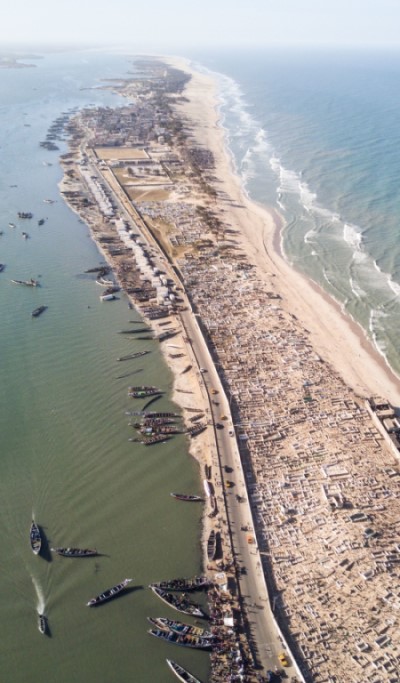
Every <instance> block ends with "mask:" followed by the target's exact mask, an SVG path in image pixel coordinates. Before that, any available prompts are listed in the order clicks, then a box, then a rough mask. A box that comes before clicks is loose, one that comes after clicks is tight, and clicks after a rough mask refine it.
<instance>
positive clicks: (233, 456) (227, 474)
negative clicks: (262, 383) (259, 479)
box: [181, 310, 296, 676]
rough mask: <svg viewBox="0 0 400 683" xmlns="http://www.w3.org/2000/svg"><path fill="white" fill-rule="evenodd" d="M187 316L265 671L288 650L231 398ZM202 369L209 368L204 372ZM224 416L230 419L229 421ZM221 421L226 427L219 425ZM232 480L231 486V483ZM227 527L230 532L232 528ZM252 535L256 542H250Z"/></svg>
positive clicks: (219, 490)
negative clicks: (262, 551)
mask: <svg viewBox="0 0 400 683" xmlns="http://www.w3.org/2000/svg"><path fill="white" fill-rule="evenodd" d="M181 317H182V320H183V323H184V327H185V329H186V332H187V335H188V338H189V340H190V344H191V347H192V350H193V354H194V356H195V358H196V359H197V362H198V365H199V370H198V371H199V375H201V379H202V381H203V382H204V387H205V389H206V391H207V394H208V397H209V406H210V408H209V417H210V418H211V421H212V423H213V425H214V429H215V438H216V442H217V451H218V457H219V462H218V463H215V462H214V463H213V465H214V467H213V469H214V485H215V490H216V495H217V497H218V498H221V497H224V498H225V502H226V510H227V517H228V520H229V526H230V530H231V536H232V544H233V553H234V555H235V558H236V562H237V564H238V567H239V568H240V576H239V583H240V592H241V595H242V598H243V607H244V609H245V611H246V614H247V621H248V624H249V630H250V634H251V639H252V643H253V649H254V650H255V651H256V654H257V658H258V661H259V663H260V664H261V666H262V667H263V668H264V669H265V671H267V670H268V669H272V670H274V669H275V667H279V668H280V669H282V666H281V664H280V662H279V659H278V654H279V653H281V652H287V650H286V649H285V647H284V644H283V642H282V640H281V638H280V634H279V632H278V630H277V628H276V624H275V620H274V616H273V613H272V610H271V607H270V601H269V596H268V592H267V588H266V584H265V579H264V574H263V568H262V563H261V558H260V553H259V549H258V545H257V541H256V537H255V534H254V529H253V519H252V514H251V509H250V504H249V501H248V492H247V487H246V483H245V480H244V473H243V469H242V464H241V458H240V453H239V449H238V444H237V441H236V436H235V433H234V427H233V424H232V417H231V412H230V405H229V401H228V399H227V397H226V395H225V393H224V390H223V387H222V384H221V381H220V379H219V376H218V372H217V369H216V367H215V364H214V362H213V360H212V357H211V355H210V352H209V350H208V347H207V345H206V343H205V340H204V337H203V334H202V333H201V330H200V328H199V325H198V323H197V321H196V319H195V316H194V315H193V313H192V312H191V311H190V310H187V311H184V312H183V313H182V314H181ZM200 368H201V369H202V370H203V372H201V373H200ZM204 371H205V372H204ZM212 389H213V390H216V391H218V394H212V393H211V390H212ZM215 403H218V405H215ZM222 416H226V417H227V418H228V419H227V420H223V419H221V418H222ZM217 424H218V425H220V426H222V428H218V427H215V425H217ZM232 432H233V435H232ZM228 481H229V482H230V483H231V486H227V483H226V482H228ZM237 496H240V499H241V500H242V502H239V501H238V499H237ZM244 529H248V531H245V530H244ZM222 531H223V533H226V534H227V533H228V530H222ZM249 538H251V539H253V540H254V542H252V543H249V542H248V539H249ZM287 658H288V661H289V663H290V664H291V661H290V656H289V655H288V657H287ZM285 671H286V673H287V675H288V676H296V671H295V669H294V668H293V666H289V667H287V668H286V669H285Z"/></svg>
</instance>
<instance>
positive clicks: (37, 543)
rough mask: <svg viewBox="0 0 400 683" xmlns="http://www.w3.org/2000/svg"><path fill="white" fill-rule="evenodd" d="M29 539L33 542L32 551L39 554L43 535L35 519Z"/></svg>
mask: <svg viewBox="0 0 400 683" xmlns="http://www.w3.org/2000/svg"><path fill="white" fill-rule="evenodd" d="M29 540H30V543H31V548H32V552H33V553H34V554H35V555H39V553H40V549H41V547H42V536H41V534H40V529H39V527H38V525H37V524H36V522H35V520H34V519H32V523H31V528H30V531H29Z"/></svg>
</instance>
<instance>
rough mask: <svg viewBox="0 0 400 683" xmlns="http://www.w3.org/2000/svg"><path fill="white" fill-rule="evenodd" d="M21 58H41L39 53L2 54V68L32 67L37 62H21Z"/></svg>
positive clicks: (0, 57)
mask: <svg viewBox="0 0 400 683" xmlns="http://www.w3.org/2000/svg"><path fill="white" fill-rule="evenodd" d="M21 59H24V60H25V59H39V57H38V56H37V55H17V56H14V55H0V69H31V68H34V67H36V64H27V63H26V62H21V61H20V60H21Z"/></svg>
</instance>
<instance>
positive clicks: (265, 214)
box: [168, 58, 400, 406]
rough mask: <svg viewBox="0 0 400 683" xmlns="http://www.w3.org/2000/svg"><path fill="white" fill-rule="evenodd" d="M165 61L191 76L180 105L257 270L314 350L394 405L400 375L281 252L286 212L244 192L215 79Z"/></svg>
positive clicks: (350, 380) (366, 391)
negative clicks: (210, 158) (272, 280)
mask: <svg viewBox="0 0 400 683" xmlns="http://www.w3.org/2000/svg"><path fill="white" fill-rule="evenodd" d="M168 61H169V62H170V63H171V64H173V65H174V66H176V67H177V68H180V69H182V70H184V71H187V72H188V73H190V74H191V76H192V79H191V80H190V82H189V83H188V85H187V87H186V90H185V97H186V98H187V100H188V101H185V102H184V103H182V104H180V105H179V110H180V111H181V113H182V114H183V116H185V117H187V118H188V119H189V120H190V121H192V123H193V135H194V137H195V139H196V140H197V142H198V143H199V144H200V145H203V146H204V147H205V148H207V149H210V150H212V152H213V154H214V158H215V163H216V175H217V176H218V179H219V181H220V182H221V187H222V189H223V191H224V192H225V193H226V194H227V195H228V196H229V197H231V199H232V202H231V203H230V207H229V211H230V212H231V213H232V215H233V217H234V222H235V223H236V224H237V225H239V226H240V233H241V237H242V246H243V249H244V250H245V251H246V252H248V254H249V256H250V257H251V258H252V259H254V261H255V262H256V263H257V267H258V269H259V273H260V275H261V276H263V274H264V276H266V277H268V278H269V277H270V275H271V273H272V274H273V275H275V276H276V277H277V280H276V285H277V287H279V290H280V291H281V292H282V295H283V300H284V301H286V302H287V304H286V305H287V306H289V308H290V311H291V312H292V313H294V314H295V315H296V316H297V318H298V319H299V322H300V323H301V324H302V325H303V326H304V327H306V328H307V329H308V330H310V332H311V333H312V343H313V345H314V346H315V350H316V351H317V353H319V354H321V356H322V357H323V358H324V359H325V360H326V361H327V362H329V363H331V364H332V365H333V367H334V368H335V369H336V370H337V372H338V373H339V374H340V375H341V377H342V378H343V380H344V382H345V383H346V384H348V385H349V386H351V387H352V388H353V389H354V390H355V391H356V392H357V393H359V394H361V395H363V396H370V395H375V394H378V395H383V396H386V398H387V399H388V400H390V401H391V402H392V403H393V404H394V405H397V406H398V405H400V379H399V378H398V377H397V375H395V373H394V372H393V371H392V370H391V368H389V367H388V365H387V364H386V363H385V361H384V359H383V358H382V356H380V355H379V354H378V352H377V351H376V350H375V348H374V347H373V346H372V344H371V342H370V341H369V340H368V339H367V337H366V334H365V332H364V331H363V330H362V328H361V327H360V326H359V325H358V324H357V323H355V322H354V321H353V320H351V319H350V318H349V317H348V316H345V315H344V314H343V312H342V311H341V308H340V306H339V304H338V303H337V302H336V301H334V300H333V299H332V298H331V297H330V296H329V295H327V294H326V293H325V292H324V291H323V290H322V289H321V287H319V286H318V285H317V284H316V283H314V282H312V281H310V280H309V279H307V278H306V277H305V276H304V275H303V274H301V273H300V272H298V271H297V270H295V269H294V268H293V267H292V266H290V265H289V264H288V263H287V262H286V261H285V260H284V258H283V257H282V252H281V249H280V243H281V232H282V230H284V217H283V216H281V215H279V214H278V212H277V211H276V210H274V209H272V208H270V209H267V208H266V207H264V206H261V205H258V204H257V203H255V202H254V201H251V200H250V199H249V197H248V196H247V195H246V194H245V193H244V192H243V187H242V184H241V181H240V179H239V177H238V176H237V175H236V173H235V169H234V164H233V160H232V157H231V156H230V154H229V152H228V147H227V140H226V135H225V131H224V129H223V127H222V125H221V123H220V113H219V109H218V107H219V103H218V94H217V85H216V82H215V80H213V78H212V77H210V76H206V75H204V74H202V73H199V72H197V71H194V70H193V69H192V68H191V67H190V64H189V62H188V61H186V60H184V59H181V58H170V59H169V60H168ZM225 208H226V207H225ZM284 305H285V304H284Z"/></svg>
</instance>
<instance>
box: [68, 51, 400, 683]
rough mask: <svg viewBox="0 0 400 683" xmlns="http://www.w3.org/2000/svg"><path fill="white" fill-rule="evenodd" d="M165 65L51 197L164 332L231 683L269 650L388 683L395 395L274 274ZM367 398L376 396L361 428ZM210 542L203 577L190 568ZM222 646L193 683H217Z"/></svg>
mask: <svg viewBox="0 0 400 683" xmlns="http://www.w3.org/2000/svg"><path fill="white" fill-rule="evenodd" d="M166 61H167V63H168V64H169V65H170V67H172V68H170V70H168V69H167V70H166V69H165V67H164V66H163V63H158V62H157V61H155V60H147V61H146V60H145V62H144V63H142V67H143V69H144V70H145V69H146V68H147V69H149V73H150V75H151V79H150V81H147V80H146V79H145V78H143V79H140V82H136V83H135V81H132V83H131V84H129V83H128V84H125V85H124V86H123V92H124V94H126V95H127V97H128V98H129V99H130V100H133V103H132V104H131V105H129V106H127V107H126V108H121V109H119V110H116V111H113V112H112V111H110V110H93V111H86V112H82V113H81V114H79V115H78V117H77V118H76V119H75V120H74V121H73V122H72V123H71V126H70V133H71V135H72V142H71V152H70V153H69V154H67V155H64V159H63V165H64V169H65V178H64V181H63V184H62V187H61V190H62V192H63V194H64V197H65V198H66V200H67V201H68V202H69V204H70V205H71V206H72V208H74V209H75V210H76V211H77V212H78V213H79V214H80V215H81V216H82V218H84V220H85V221H86V222H87V223H88V225H89V226H90V229H91V233H92V236H93V238H94V239H95V240H96V242H97V243H98V244H99V248H100V249H101V251H102V253H103V254H104V256H105V258H106V259H107V261H108V263H109V264H110V266H111V267H112V269H113V272H114V275H115V277H116V279H117V281H118V283H119V284H120V286H121V288H122V289H124V291H125V292H126V293H127V294H128V296H130V297H131V300H132V302H133V303H135V305H136V306H137V307H138V309H139V310H140V311H141V313H142V315H143V316H144V317H145V318H146V319H147V320H148V322H149V324H151V325H152V327H153V331H154V334H155V335H156V336H157V337H158V338H159V339H160V336H162V335H163V334H164V332H165V330H170V335H171V341H169V342H168V343H166V342H165V340H164V339H165V338H162V339H161V340H160V341H162V343H161V344H160V347H161V349H162V352H163V353H164V356H165V359H166V361H167V362H168V364H169V365H170V367H171V368H172V370H173V372H174V374H175V386H174V389H175V391H174V399H175V400H176V401H177V402H178V403H179V405H181V406H182V408H183V409H184V416H185V421H186V424H187V425H188V426H189V425H190V424H192V423H191V418H192V417H193V416H194V412H196V411H197V412H199V413H201V414H202V417H201V418H200V419H201V420H205V421H204V423H203V424H204V431H202V433H201V434H199V436H198V437H196V439H194V440H193V441H192V442H191V452H193V454H194V455H195V456H196V457H197V458H198V459H199V461H200V463H201V468H202V471H203V472H205V474H204V478H205V479H207V481H208V482H209V485H210V489H211V491H212V495H211V496H210V498H209V501H208V502H207V505H206V506H205V516H204V534H203V539H204V548H203V551H204V558H205V559H204V565H205V569H206V570H207V571H208V572H209V575H210V576H212V577H213V579H215V574H216V572H217V571H218V570H219V569H221V568H222V569H223V570H224V571H225V572H226V573H227V574H228V575H229V576H230V578H231V580H232V581H234V584H235V586H236V589H237V590H236V592H235V591H232V592H230V591H227V590H226V586H225V587H224V588H223V589H222V591H220V590H219V588H218V587H215V589H214V592H212V593H210V600H211V605H212V607H211V609H212V612H213V618H215V619H216V620H217V621H218V623H220V622H221V619H222V618H224V617H229V618H231V616H230V615H232V614H233V610H234V609H236V610H237V611H238V613H239V612H240V614H241V619H242V621H240V620H239V621H238V624H240V628H239V629H238V632H237V633H235V634H234V635H233V639H235V638H236V637H238V638H239V631H240V638H241V643H242V644H241V648H242V651H243V653H244V654H243V661H246V662H250V664H249V665H248V667H249V668H248V672H249V676H255V673H256V671H255V669H256V667H257V665H260V664H261V665H262V666H263V667H265V668H266V669H268V668H271V667H272V666H274V665H276V664H279V659H278V653H279V650H280V649H281V648H282V644H281V643H282V642H284V643H285V649H286V651H287V652H289V651H290V653H291V655H290V657H289V660H290V663H291V664H292V665H293V668H291V669H289V668H288V671H289V672H290V675H293V674H294V673H296V675H297V676H298V678H300V679H302V680H307V681H315V682H316V681H321V683H322V681H326V680H334V679H332V678H329V677H332V675H335V676H339V679H340V680H344V679H345V678H346V680H348V681H349V682H350V683H359V682H360V680H361V678H362V679H363V680H364V679H366V678H367V677H368V676H370V678H371V680H374V681H375V680H376V681H378V680H379V682H380V683H383V682H385V683H386V681H388V682H389V681H390V680H391V678H390V676H391V673H392V672H393V670H395V669H396V667H397V668H398V665H400V648H399V647H398V645H397V641H396V637H395V636H396V633H397V632H398V629H399V627H400V622H399V619H398V617H397V613H398V609H399V603H398V598H397V596H398V591H399V590H400V584H399V577H398V575H397V571H396V567H397V566H398V564H397V563H398V562H399V561H400V538H399V537H398V534H397V520H398V516H399V514H400V468H399V451H398V450H396V446H395V443H394V442H393V441H392V439H391V434H393V433H395V432H396V430H398V429H399V426H398V423H397V422H396V419H397V418H396V416H395V414H394V412H393V410H392V407H391V406H390V405H389V404H387V401H389V402H390V403H391V404H392V405H399V397H400V390H399V382H398V379H397V377H395V376H394V375H393V374H392V373H391V372H390V370H389V368H388V367H387V366H386V365H385V364H384V363H383V362H382V359H381V358H380V357H379V355H377V354H376V353H375V352H374V350H373V348H372V346H371V345H370V344H369V342H368V340H367V339H366V337H365V336H364V335H363V333H362V331H361V329H360V328H359V327H358V326H357V325H355V324H354V323H352V321H351V320H349V319H348V318H346V317H345V316H343V315H342V314H341V311H340V308H339V307H338V306H337V305H336V304H335V302H333V301H332V300H331V299H330V298H329V297H327V296H326V295H324V294H323V293H322V291H320V289H319V288H318V287H317V286H316V285H314V284H313V283H311V282H309V281H308V280H307V279H306V278H305V277H303V276H302V275H301V274H300V273H298V272H296V271H295V270H293V269H292V268H291V267H290V265H289V264H287V263H286V262H285V260H284V259H283V258H282V255H281V252H280V236H281V233H280V231H281V230H282V229H284V224H283V217H281V216H279V215H278V214H277V213H276V212H275V211H274V210H267V209H266V208H264V207H261V206H259V205H257V204H255V203H254V202H251V201H250V200H249V198H248V197H247V196H246V195H245V193H244V192H243V189H242V187H241V184H240V180H239V178H238V176H237V175H235V172H234V167H233V163H232V159H231V158H230V156H229V154H228V152H227V145H226V138H225V134H224V130H223V128H222V126H221V125H220V118H219V113H218V99H217V89H216V84H215V83H214V81H213V80H212V79H211V78H210V77H208V76H204V75H203V74H199V73H196V72H193V71H192V70H191V69H190V67H189V65H188V64H187V62H184V61H182V60H176V59H169V60H166ZM182 72H184V73H185V74H189V75H190V79H188V78H182ZM149 83H150V85H149ZM143 93H144V96H143ZM160 102H161V105H160ZM132 116H133V117H134V118H135V126H132ZM160 275H161V277H160ZM161 285H162V287H161ZM371 396H380V397H383V398H382V400H381V401H378V402H373V406H374V407H376V408H377V411H378V412H379V413H380V414H381V416H382V420H381V421H380V418H379V419H378V417H377V414H376V415H375V416H374V415H373V414H372V413H373V412H374V410H372V411H371V410H368V405H369V406H370V407H371V404H368V402H366V401H365V399H366V398H369V397H371ZM374 409H375V408H374ZM374 417H375V418H376V419H374ZM189 429H190V427H189ZM189 433H190V432H189ZM206 467H207V469H206ZM211 531H214V532H216V533H218V534H219V535H220V538H221V542H222V553H221V555H220V557H221V562H219V563H216V562H215V561H214V560H215V557H214V556H213V557H212V559H211V561H208V560H207V556H208V557H209V555H208V552H207V543H206V541H207V539H209V536H210V533H211ZM266 584H268V594H267V587H266ZM275 619H276V620H277V622H278V624H279V627H280V629H281V631H278V635H277V633H276V632H277V627H276V624H275ZM279 633H280V636H279ZM279 638H281V640H280V639H279ZM223 639H224V647H226V650H223V651H222V652H220V653H218V655H215V656H214V654H213V660H212V672H213V673H212V676H213V677H212V680H213V681H214V680H215V681H220V680H229V678H227V676H228V675H231V674H232V671H231V672H230V673H229V671H230V670H229V666H230V664H229V662H230V661H231V660H232V657H231V654H232V652H233V651H234V648H235V645H234V643H233V641H232V636H231V634H230V635H229V634H228V633H227V632H224V636H223ZM265 642H268V643H269V647H268V651H267V650H266V649H265V647H264V643H265ZM389 644H390V645H391V649H390V652H389V651H388V650H387V649H386V650H385V651H384V652H383V653H382V652H381V650H382V648H386V647H387V646H388V645H389ZM249 647H250V649H251V653H252V654H251V656H249V649H248V648H249ZM349 651H351V652H352V653H354V654H353V655H352V658H351V661H350V662H349V658H348V657H347V656H346V653H347V652H349ZM227 653H230V654H229V655H228V656H226V655H227ZM296 662H297V664H298V666H299V667H300V668H296ZM241 666H242V660H241V664H240V667H241ZM240 667H239V668H240ZM361 671H362V673H360V672H361ZM375 673H377V675H378V676H379V679H378V678H376V676H375V678H374V675H375ZM234 675H236V674H234ZM360 676H361V678H360ZM249 680H255V678H250V679H249Z"/></svg>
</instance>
